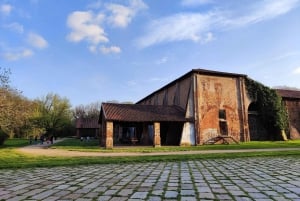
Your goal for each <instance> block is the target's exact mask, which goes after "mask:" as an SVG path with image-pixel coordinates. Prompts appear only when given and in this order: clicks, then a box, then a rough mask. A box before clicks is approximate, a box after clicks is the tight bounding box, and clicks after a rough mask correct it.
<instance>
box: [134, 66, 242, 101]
mask: <svg viewBox="0 0 300 201" xmlns="http://www.w3.org/2000/svg"><path fill="white" fill-rule="evenodd" d="M194 73H196V74H202V75H212V76H220V77H247V75H244V74H236V73H227V72H220V71H212V70H206V69H201V68H198V69H192V70H191V71H189V72H188V73H186V74H184V75H183V76H181V77H179V78H177V79H176V80H174V81H172V82H170V83H169V84H167V85H165V86H163V87H162V88H160V89H158V90H156V91H154V92H153V93H151V94H150V95H148V96H146V97H145V98H143V99H141V100H139V101H138V102H137V104H138V103H141V102H142V101H144V100H145V99H147V98H149V97H151V96H152V95H154V94H155V93H157V92H159V91H161V90H164V89H165V88H167V87H169V86H171V85H173V84H174V83H176V82H178V81H181V80H183V79H186V78H187V77H191V75H193V74H194Z"/></svg>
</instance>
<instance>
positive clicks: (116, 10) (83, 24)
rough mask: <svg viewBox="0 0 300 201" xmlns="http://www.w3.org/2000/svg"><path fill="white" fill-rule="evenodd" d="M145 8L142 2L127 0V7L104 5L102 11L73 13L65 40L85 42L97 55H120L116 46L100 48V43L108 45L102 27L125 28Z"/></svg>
mask: <svg viewBox="0 0 300 201" xmlns="http://www.w3.org/2000/svg"><path fill="white" fill-rule="evenodd" d="M101 6H102V2H101V1H97V2H95V3H93V4H89V5H88V8H90V9H93V10H98V9H99V8H100V7H101ZM145 8H147V5H146V4H145V3H144V2H143V1H142V0H129V4H128V6H124V5H121V4H113V3H108V4H105V8H104V10H100V11H98V12H96V11H95V12H93V11H75V12H72V13H71V14H70V15H69V16H68V18H67V26H68V27H69V28H70V29H71V32H70V33H69V34H68V35H67V39H68V40H69V41H71V42H81V41H85V42H87V43H88V49H89V51H90V52H92V53H94V54H97V53H98V52H101V53H103V54H109V53H120V52H121V48H120V47H118V46H110V47H106V46H101V47H100V44H101V43H108V42H109V37H108V35H107V33H106V32H105V30H104V25H107V26H108V27H109V26H113V27H122V28H124V27H127V26H128V24H129V23H130V22H131V21H132V19H133V18H134V17H135V16H136V14H137V13H138V12H139V11H141V10H143V9H145Z"/></svg>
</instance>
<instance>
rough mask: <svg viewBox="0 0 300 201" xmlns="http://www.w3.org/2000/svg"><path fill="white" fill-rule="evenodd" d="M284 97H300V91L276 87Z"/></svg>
mask: <svg viewBox="0 0 300 201" xmlns="http://www.w3.org/2000/svg"><path fill="white" fill-rule="evenodd" d="M275 90H276V91H277V93H278V94H279V95H280V96H281V97H282V98H291V99H300V91H297V90H287V89H275Z"/></svg>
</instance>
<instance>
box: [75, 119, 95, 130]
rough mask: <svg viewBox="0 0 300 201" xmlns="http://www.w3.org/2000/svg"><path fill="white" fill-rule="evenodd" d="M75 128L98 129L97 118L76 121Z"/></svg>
mask: <svg viewBox="0 0 300 201" xmlns="http://www.w3.org/2000/svg"><path fill="white" fill-rule="evenodd" d="M76 128H99V124H98V119H97V118H79V119H76Z"/></svg>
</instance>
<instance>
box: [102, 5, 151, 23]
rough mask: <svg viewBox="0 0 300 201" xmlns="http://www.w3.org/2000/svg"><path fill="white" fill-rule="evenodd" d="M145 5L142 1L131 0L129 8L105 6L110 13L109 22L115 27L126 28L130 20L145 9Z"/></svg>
mask: <svg viewBox="0 0 300 201" xmlns="http://www.w3.org/2000/svg"><path fill="white" fill-rule="evenodd" d="M146 8H147V5H146V4H145V3H144V2H143V1H142V0H131V1H130V2H129V6H124V5H120V4H107V5H106V9H107V10H108V11H110V12H111V15H110V16H109V17H108V20H109V22H110V23H111V24H112V25H113V26H116V27H123V28H124V27H127V26H128V24H129V23H130V22H131V20H132V18H133V17H134V16H135V15H136V13H137V12H139V11H140V10H143V9H146Z"/></svg>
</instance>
